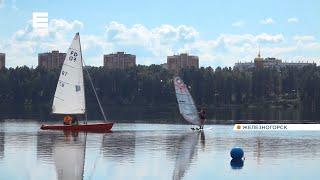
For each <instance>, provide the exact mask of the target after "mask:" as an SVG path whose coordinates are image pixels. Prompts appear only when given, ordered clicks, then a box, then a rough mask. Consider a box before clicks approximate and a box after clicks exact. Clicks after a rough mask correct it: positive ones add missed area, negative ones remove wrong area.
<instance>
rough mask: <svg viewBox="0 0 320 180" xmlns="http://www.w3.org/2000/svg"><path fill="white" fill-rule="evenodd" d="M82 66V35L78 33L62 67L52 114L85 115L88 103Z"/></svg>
mask: <svg viewBox="0 0 320 180" xmlns="http://www.w3.org/2000/svg"><path fill="white" fill-rule="evenodd" d="M82 66H83V62H82V54H81V47H80V35H79V33H77V34H76V35H75V36H74V38H73V41H72V43H71V46H70V47H69V49H68V52H67V55H66V58H65V60H64V63H63V65H62V69H61V72H60V77H59V81H58V84H57V88H56V92H55V94H54V99H53V105H52V113H54V114H84V113H85V109H86V105H85V104H86V103H85V96H84V84H83V68H82Z"/></svg>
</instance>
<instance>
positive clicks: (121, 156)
mask: <svg viewBox="0 0 320 180" xmlns="http://www.w3.org/2000/svg"><path fill="white" fill-rule="evenodd" d="M102 143H103V144H102V146H103V156H104V157H106V158H112V159H113V160H116V161H117V162H128V161H133V159H134V155H135V146H136V133H135V132H134V131H117V132H113V133H109V134H106V135H104V136H103V142H102Z"/></svg>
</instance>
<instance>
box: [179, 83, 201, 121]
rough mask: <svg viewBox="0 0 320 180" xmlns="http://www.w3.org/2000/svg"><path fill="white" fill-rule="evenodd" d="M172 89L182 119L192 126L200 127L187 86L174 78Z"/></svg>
mask: <svg viewBox="0 0 320 180" xmlns="http://www.w3.org/2000/svg"><path fill="white" fill-rule="evenodd" d="M174 88H175V91H176V97H177V101H178V105H179V110H180V113H181V115H182V116H183V118H184V119H185V120H187V121H189V122H190V123H192V124H195V125H200V124H201V123H200V117H199V114H198V111H197V108H196V106H195V104H194V101H193V99H192V97H191V95H190V93H189V90H188V88H187V86H186V85H185V84H184V83H183V81H182V79H181V78H180V77H175V78H174Z"/></svg>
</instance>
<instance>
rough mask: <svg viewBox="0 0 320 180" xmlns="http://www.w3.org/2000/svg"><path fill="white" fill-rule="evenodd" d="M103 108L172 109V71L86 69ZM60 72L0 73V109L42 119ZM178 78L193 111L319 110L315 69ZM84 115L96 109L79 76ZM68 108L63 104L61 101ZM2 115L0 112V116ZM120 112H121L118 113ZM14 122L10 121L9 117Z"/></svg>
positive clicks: (319, 74) (193, 73)
mask: <svg viewBox="0 0 320 180" xmlns="http://www.w3.org/2000/svg"><path fill="white" fill-rule="evenodd" d="M86 68H88V70H89V72H90V75H91V76H92V78H93V83H94V85H95V87H96V90H97V92H98V95H99V97H100V99H101V100H102V104H103V105H104V106H105V107H112V106H118V107H121V106H126V107H130V106H132V107H139V106H140V107H154V108H156V107H170V108H171V109H174V110H172V111H176V110H178V109H177V104H176V98H175V92H174V87H173V83H172V77H173V76H174V73H173V72H170V71H168V70H167V69H164V68H163V67H161V66H160V65H151V66H142V65H138V66H136V67H134V68H130V69H125V70H121V69H105V68H103V67H86ZM59 73H60V70H58V69H57V70H45V69H42V68H35V69H33V68H28V67H26V66H23V67H17V68H9V69H2V70H0V85H1V86H0V106H1V107H7V108H9V107H14V108H13V110H10V112H11V113H12V114H15V112H16V113H20V112H22V111H23V112H26V113H28V112H30V113H35V114H37V113H38V114H42V115H43V116H45V117H47V116H49V114H50V111H51V103H52V99H53V95H54V91H55V88H56V84H57V81H58V77H59ZM179 75H180V77H181V78H182V79H183V80H184V81H185V83H186V84H187V85H188V86H189V89H190V92H191V94H192V96H193V98H194V100H195V102H196V103H197V104H198V105H199V106H203V107H206V108H209V109H214V108H216V109H219V108H220V109H243V108H245V109H255V108H258V109H259V108H267V109H304V110H308V111H310V112H318V111H319V110H320V67H317V66H315V65H311V66H306V67H303V68H294V67H287V68H282V69H280V70H277V69H271V68H268V69H267V68H266V69H260V70H256V69H253V70H250V71H239V70H237V69H232V68H220V67H218V68H216V69H213V68H211V67H207V68H200V69H194V68H193V69H183V70H181V71H180V72H179ZM85 85H86V87H85V88H86V103H87V107H88V111H89V112H88V113H89V115H90V114H94V113H95V112H94V111H95V108H97V105H96V101H95V98H94V94H93V91H92V89H91V88H90V87H89V84H88V79H87V76H86V74H85ZM66 103H68V102H66ZM7 111H8V110H6V108H0V113H1V114H5V113H6V112H7ZM120 113H121V112H120ZM13 118H14V117H13Z"/></svg>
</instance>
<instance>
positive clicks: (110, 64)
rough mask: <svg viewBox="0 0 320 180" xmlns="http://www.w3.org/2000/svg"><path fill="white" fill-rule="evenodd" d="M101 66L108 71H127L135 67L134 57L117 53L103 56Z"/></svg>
mask: <svg viewBox="0 0 320 180" xmlns="http://www.w3.org/2000/svg"><path fill="white" fill-rule="evenodd" d="M103 65H104V67H105V68H108V69H127V68H131V67H134V66H136V56H135V55H132V54H126V53H124V52H117V53H112V54H106V55H104V56H103Z"/></svg>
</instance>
